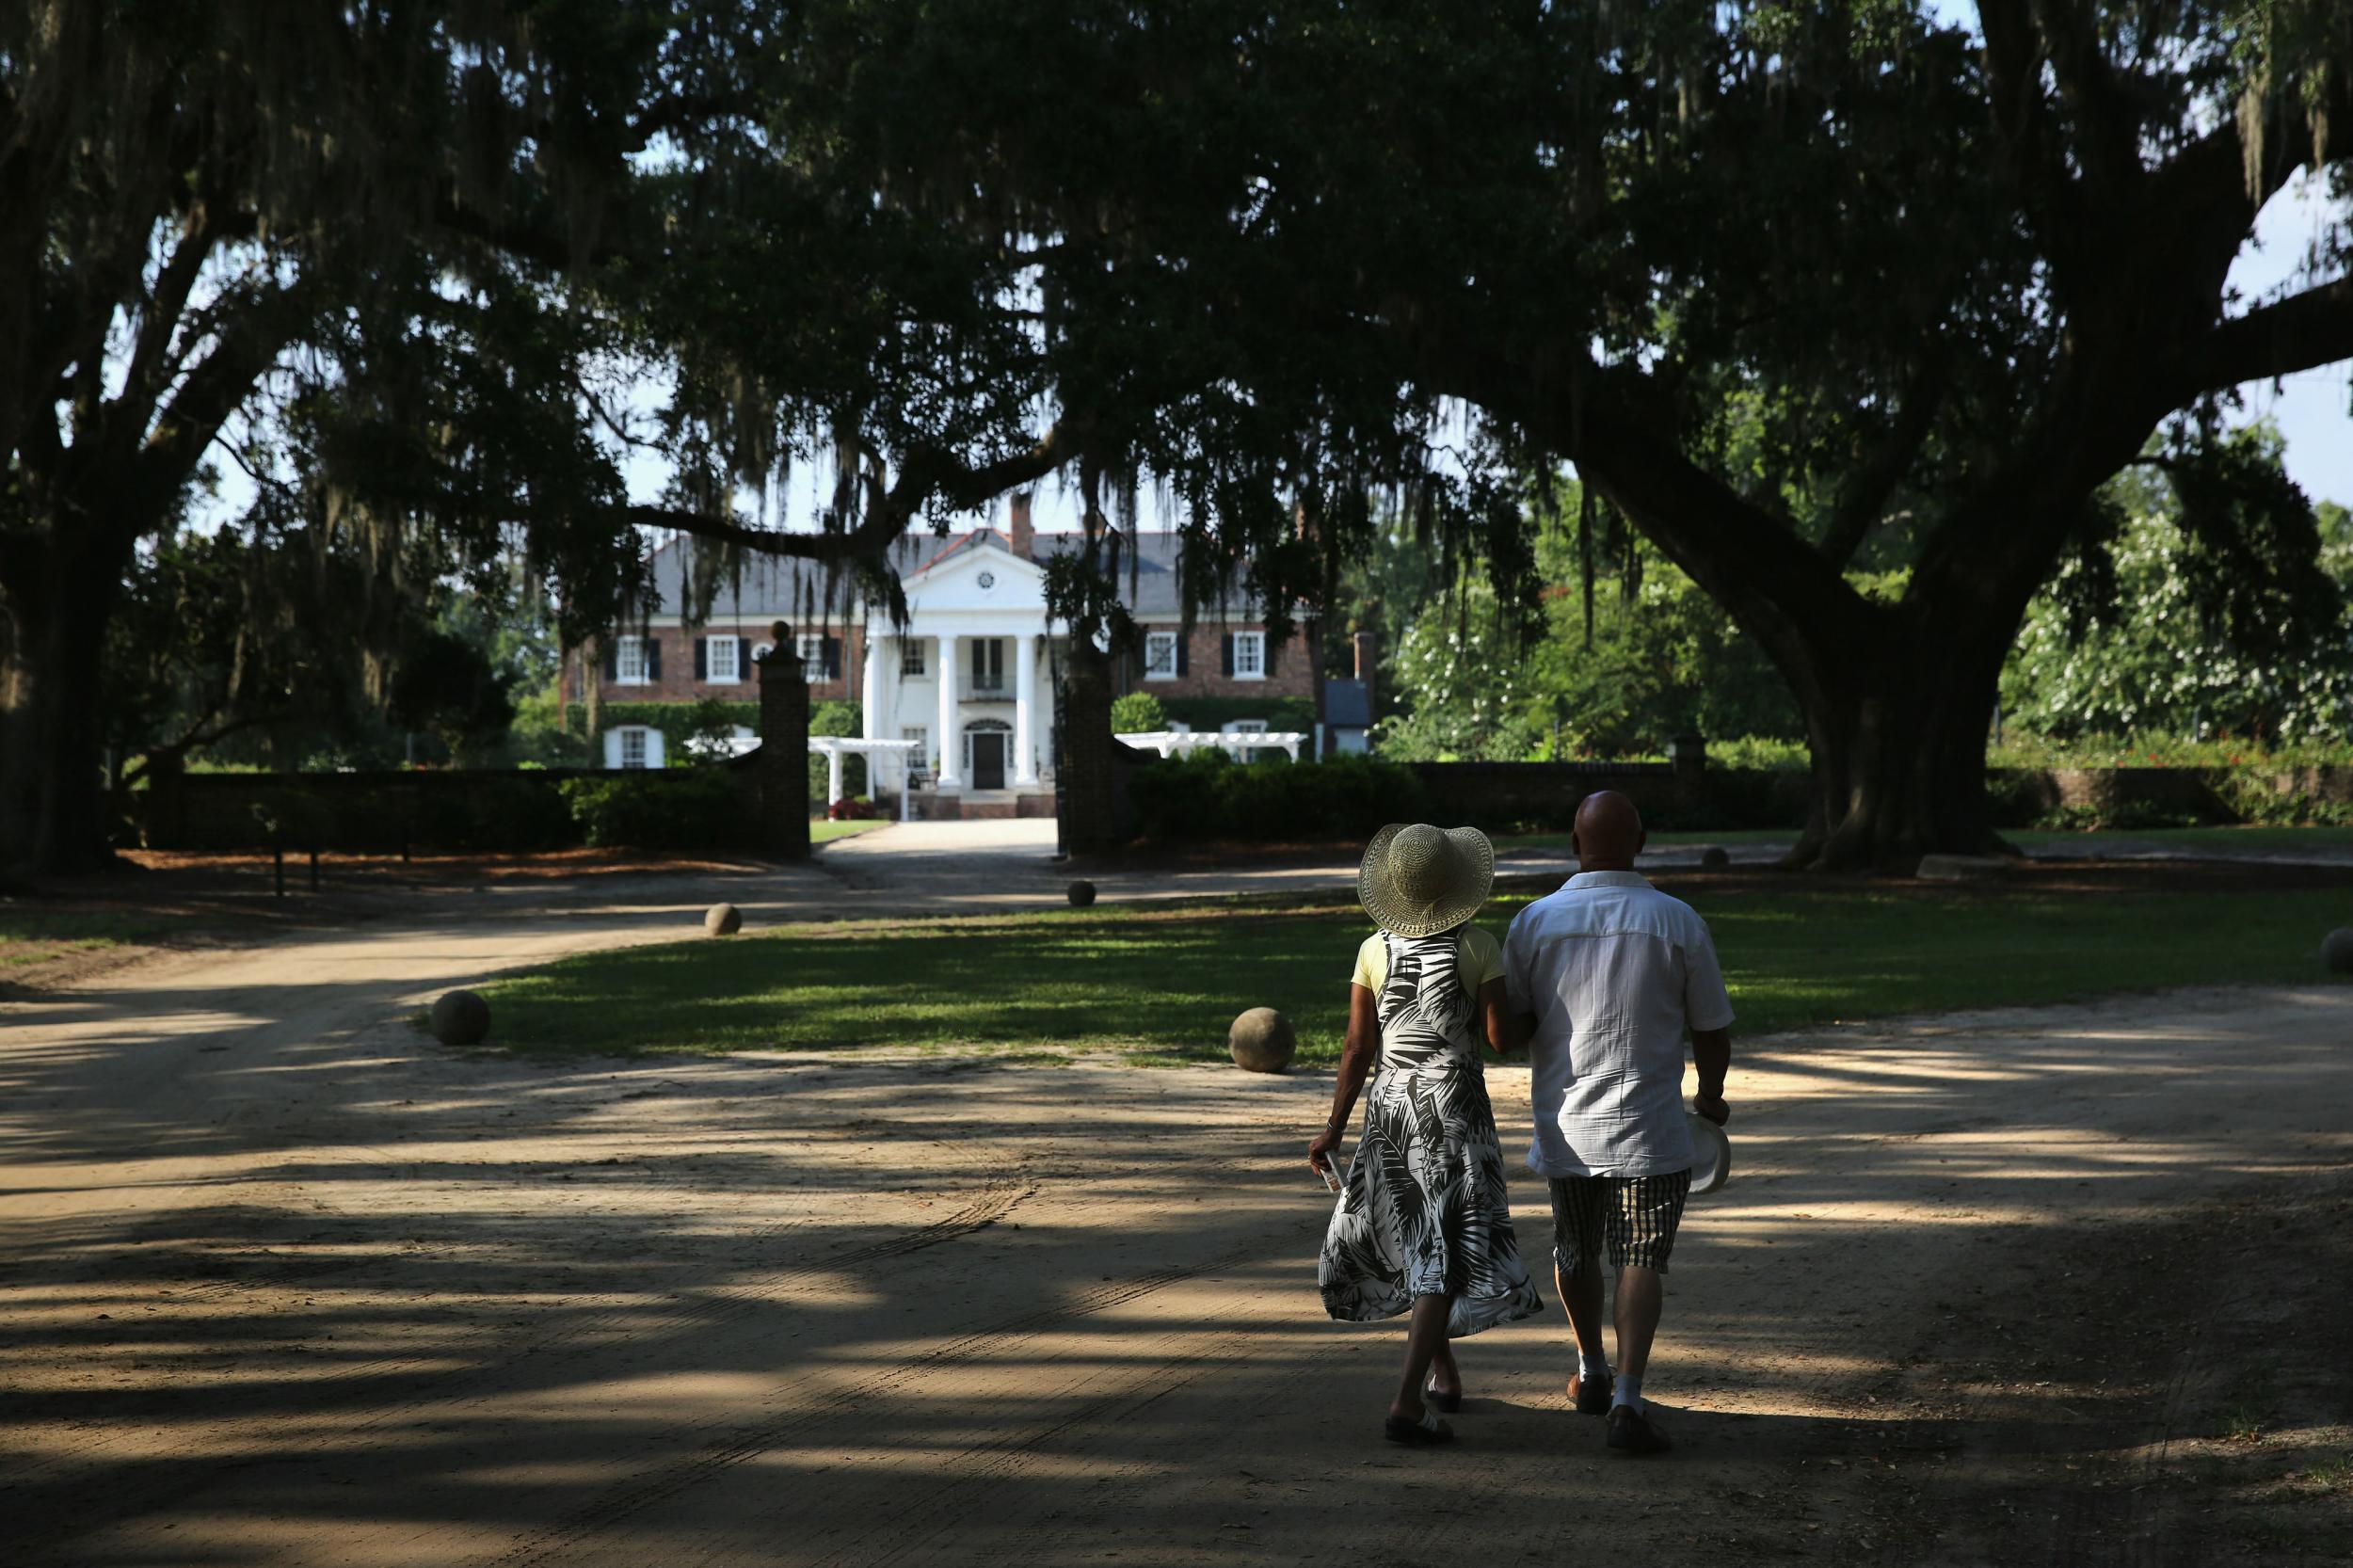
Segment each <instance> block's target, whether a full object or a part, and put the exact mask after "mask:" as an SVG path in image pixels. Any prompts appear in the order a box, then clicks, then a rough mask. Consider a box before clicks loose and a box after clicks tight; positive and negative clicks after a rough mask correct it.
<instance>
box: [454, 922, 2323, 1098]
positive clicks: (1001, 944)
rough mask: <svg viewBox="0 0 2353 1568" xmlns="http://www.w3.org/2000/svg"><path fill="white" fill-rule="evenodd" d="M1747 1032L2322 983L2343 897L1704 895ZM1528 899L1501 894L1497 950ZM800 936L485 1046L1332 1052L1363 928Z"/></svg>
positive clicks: (614, 972)
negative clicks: (1268, 1027) (2133, 994)
mask: <svg viewBox="0 0 2353 1568" xmlns="http://www.w3.org/2000/svg"><path fill="white" fill-rule="evenodd" d="M1694 896H1695V897H1696V898H1697V899H1698V906H1699V908H1700V912H1701V913H1702V914H1703V915H1705V917H1706V918H1707V920H1708V921H1709V923H1710V925H1711V927H1712V928H1713V930H1714V932H1715V936H1716V942H1717V947H1718V949H1719V951H1720V952H1721V954H1722V957H1723V962H1724V968H1725V974H1726V979H1727V982H1728V984H1730V985H1731V988H1732V993H1733V1002H1734V1005H1735V1007H1736V1008H1737V1010H1738V1012H1739V1015H1740V1021H1739V1023H1738V1024H1737V1026H1736V1032H1741V1033H1750V1034H1754V1033H1761V1032H1783V1031H1789V1030H1802V1029H1806V1028H1810V1027H1817V1026H1822V1025H1829V1024H1833V1023H1851V1022H1856V1021H1859V1020H1865V1019H1870V1018H1877V1017H1885V1016H1891V1015H1897V1014H1908V1013H1935V1012H1952V1011H1960V1010H1965V1009H1972V1008H1985V1007H2005V1006H2023V1005H2038V1004H2044V1003H2051V1002H2066V1001H2080V1000H2090V999H2092V998H2095V997H2100V996H2105V995H2113V994H2116V993H2119V992H2129V991H2145V990H2153V989H2159V988H2163V987H2168V986H2177V985H2196V984H2264V983H2280V982H2288V981H2310V982H2313V983H2321V982H2323V981H2325V980H2326V978H2327V977H2326V976H2325V975H2324V974H2323V973H2322V972H2321V971H2320V968H2319V964H2318V959H2317V946H2318V941H2319V934H2320V933H2321V932H2322V931H2325V930H2327V929H2328V928H2329V926H2330V925H2332V924H2343V923H2346V921H2347V920H2348V919H2353V899H2349V898H2348V897H2347V896H2346V895H2345V894H2342V893H2337V892H2333V891H2328V890H2291V891H2284V892H2281V893H2277V894H2260V893H2219V894H2217V893H2211V892H2208V893H2200V894H2197V895H2185V894H2167V893H2131V894H2119V893H2051V892H2030V891H2012V892H1990V891H1986V890H1983V889H1960V888H1956V889H1953V890H1951V891H1949V892H1945V891H1928V890H1923V889H1920V888H1905V889H1903V890H1901V891H1894V890H1889V889H1887V888H1874V887H1872V886H1871V885H1868V884H1844V883H1821V884H1809V885H1806V886H1798V887H1776V888H1753V887H1749V888H1732V889H1726V890H1721V891H1719V892H1712V893H1711V892H1705V891H1698V892H1695V894H1694ZM1527 902H1528V899H1527V896H1526V895H1524V894H1521V895H1513V896H1510V897H1499V898H1497V899H1496V900H1494V901H1493V902H1492V903H1490V904H1488V906H1487V908H1486V909H1485V910H1484V911H1483V912H1482V914H1481V924H1483V925H1485V926H1486V927H1487V928H1488V929H1489V930H1491V931H1493V932H1495V933H1496V934H1497V935H1498V936H1500V935H1501V934H1502V932H1503V930H1504V928H1505V927H1506V926H1507V925H1508V924H1509V923H1510V920H1511V918H1512V916H1513V914H1514V913H1516V912H1517V910H1518V909H1519V908H1520V907H1521V906H1522V905H1524V904H1526V903H1527ZM1305 904H1306V906H1305V907H1304V908H1289V907H1284V906H1281V905H1279V904H1262V903H1260V904H1253V903H1231V904H1216V905H1206V906H1205V905H1188V906H1178V907H1168V906H1158V907H1130V908H1110V909H1105V908H1096V909H1092V910H1056V911H1050V912H1040V913H1034V914H1020V915H1002V916H986V917H968V918H955V919H932V920H866V921H844V922H839V923H832V924H824V925H807V926H788V927H782V928H778V929H776V930H773V931H765V932H760V933H756V934H753V935H750V936H740V937H735V938H731V939H729V940H727V941H712V940H708V939H704V940H696V941H691V942H680V943H676V944H671V945H665V946H662V947H649V948H636V949H631V950H627V951H624V952H600V953H593V954H587V955H584V956H582V957H579V958H573V959H568V960H565V961H563V962H561V963H557V964H554V965H551V966H549V967H547V968H542V969H537V970H534V971H531V972H529V973H526V974H523V975H520V976H518V977H516V978H514V979H511V980H507V981H504V982H502V983H500V984H496V985H494V986H491V987H488V994H489V996H490V998H491V1003H492V1017H493V1024H492V1032H491V1040H492V1043H493V1044H497V1045H502V1046H504V1047H507V1048H514V1049H518V1050H523V1051H546V1052H613V1051H620V1052H629V1051H728V1050H744V1049H782V1050H812V1049H856V1048H875V1047H892V1048H906V1049H915V1050H923V1051H956V1050H985V1051H991V1052H1001V1051H1026V1052H1037V1051H1051V1052H1070V1051H1083V1050H1101V1049H1113V1050H1118V1051H1122V1052H1126V1053H1128V1054H1129V1055H1131V1056H1132V1057H1134V1058H1135V1059H1136V1060H1138V1061H1142V1062H1156V1061H1167V1062H1183V1061H1200V1060H1208V1059H1214V1058H1216V1057H1219V1056H1222V1055H1223V1054H1224V1052H1225V1031H1226V1028H1227V1026H1228V1025H1229V1024H1230V1023H1231V1022H1232V1020H1233V1017H1234V1016H1235V1014H1237V1013H1239V1012H1241V1010H1242V1009H1243V1008H1246V1007H1255V1006H1262V1005H1263V1006H1272V1007H1277V1008H1280V1009H1282V1010H1283V1011H1284V1012H1285V1013H1286V1014H1288V1015H1289V1016H1290V1018H1291V1021H1292V1024H1293V1027H1294V1028H1295V1029H1296V1030H1297V1031H1298V1035H1299V1044H1300V1059H1301V1060H1302V1061H1304V1062H1307V1063H1320V1062H1328V1061H1330V1060H1332V1059H1333V1058H1334V1057H1335V1056H1337V1052H1338V1049H1339V1045H1340V1038H1341V1034H1342V1032H1343V1030H1344V1027H1345V1024H1346V1016H1347V1015H1346V1009H1347V992H1348V977H1349V971H1350V968H1351V966H1352V963H1353V955H1354V952H1355V948H1356V944H1357V943H1358V942H1359V941H1361V940H1362V939H1363V937H1364V936H1366V935H1367V934H1368V933H1369V929H1370V928H1369V926H1368V925H1367V923H1366V921H1365V918H1364V915H1363V913H1362V912H1361V911H1359V910H1357V909H1354V908H1353V907H1350V906H1348V905H1347V904H1345V903H1343V902H1340V901H1337V900H1327V899H1323V898H1321V897H1319V898H1316V899H1312V900H1308V901H1305Z"/></svg>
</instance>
